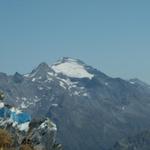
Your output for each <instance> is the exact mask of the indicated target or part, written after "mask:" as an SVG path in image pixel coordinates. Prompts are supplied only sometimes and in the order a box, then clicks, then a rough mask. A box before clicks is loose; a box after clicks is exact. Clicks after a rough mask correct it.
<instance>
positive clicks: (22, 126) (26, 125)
mask: <svg viewBox="0 0 150 150" xmlns="http://www.w3.org/2000/svg"><path fill="white" fill-rule="evenodd" d="M29 124H30V122H25V123H22V124H19V125H18V126H17V127H18V129H19V130H20V131H26V132H27V131H28V130H29Z"/></svg>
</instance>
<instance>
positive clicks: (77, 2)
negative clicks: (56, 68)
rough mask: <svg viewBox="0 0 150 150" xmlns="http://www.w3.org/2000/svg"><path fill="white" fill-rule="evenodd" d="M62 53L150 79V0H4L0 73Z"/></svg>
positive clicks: (115, 73) (116, 74) (112, 73)
mask: <svg viewBox="0 0 150 150" xmlns="http://www.w3.org/2000/svg"><path fill="white" fill-rule="evenodd" d="M62 56H70V57H75V58H79V59H82V60H83V61H85V62H86V63H87V64H89V65H92V66H94V67H96V68H98V69H100V70H101V71H103V72H105V73H106V74H108V75H110V76H113V77H122V78H125V79H128V78H134V77H138V78H140V79H142V80H144V81H146V82H149V83H150V59H149V57H150V1H149V0H0V72H6V73H8V74H13V73H15V72H16V71H18V72H20V73H26V72H30V71H31V70H32V68H33V67H35V66H36V65H38V64H39V63H40V62H43V61H46V62H47V63H49V64H51V63H53V62H55V61H56V60H57V59H58V58H60V57H62Z"/></svg>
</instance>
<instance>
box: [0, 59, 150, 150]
mask: <svg viewBox="0 0 150 150" xmlns="http://www.w3.org/2000/svg"><path fill="white" fill-rule="evenodd" d="M0 90H2V91H4V92H5V93H6V101H7V102H8V103H9V104H11V105H15V106H17V107H19V108H20V109H22V110H24V111H26V112H28V113H30V114H31V116H32V117H33V118H40V117H43V116H46V117H50V118H51V119H52V120H53V122H54V123H55V124H56V125H57V128H58V136H57V140H58V142H59V143H62V145H63V146H64V150H108V149H110V148H111V147H113V146H114V144H115V143H116V142H117V141H119V140H120V139H122V138H125V137H128V136H132V135H135V134H137V133H138V132H140V131H141V132H142V131H143V130H146V129H149V128H150V119H149V118H150V117H149V116H150V86H149V85H148V84H146V83H144V82H142V81H140V80H138V79H131V80H129V81H128V80H123V79H121V78H111V77H109V76H107V75H106V74H104V73H102V72H101V71H99V70H97V69H95V68H93V67H91V66H88V65H86V64H85V63H84V62H82V61H81V60H78V59H72V58H67V57H65V58H62V59H60V60H59V61H57V62H56V63H54V64H52V65H48V64H46V63H41V64H40V65H39V66H38V67H37V68H35V69H34V70H33V71H32V72H31V73H28V74H25V75H22V74H19V73H15V74H14V75H7V74H5V73H0Z"/></svg>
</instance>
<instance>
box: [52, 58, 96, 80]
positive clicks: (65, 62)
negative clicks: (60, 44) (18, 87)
mask: <svg viewBox="0 0 150 150" xmlns="http://www.w3.org/2000/svg"><path fill="white" fill-rule="evenodd" d="M51 67H52V69H53V70H54V71H55V72H56V73H62V74H64V75H66V76H68V77H72V78H89V79H92V78H93V76H94V75H93V74H91V73H89V72H88V71H87V70H86V68H85V64H84V63H83V62H82V61H80V60H78V59H72V58H69V57H63V58H62V59H60V60H59V61H58V62H57V63H55V64H54V65H52V66H51Z"/></svg>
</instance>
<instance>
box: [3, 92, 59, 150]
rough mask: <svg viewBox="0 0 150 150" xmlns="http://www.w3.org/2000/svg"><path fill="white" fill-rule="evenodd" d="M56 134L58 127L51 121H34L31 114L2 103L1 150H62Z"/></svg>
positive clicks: (44, 119)
mask: <svg viewBox="0 0 150 150" xmlns="http://www.w3.org/2000/svg"><path fill="white" fill-rule="evenodd" d="M0 95H1V96H0V98H1V99H2V98H3V96H2V94H0ZM56 132H57V128H56V125H55V124H54V123H53V122H52V121H51V120H50V119H48V118H42V119H38V120H35V119H33V120H32V118H31V116H30V115H29V114H27V113H25V112H22V111H21V110H19V109H17V108H15V107H12V106H10V105H8V104H5V103H4V102H2V101H1V102H0V148H1V149H5V150H61V149H62V148H61V145H59V144H57V143H56V141H55V137H56Z"/></svg>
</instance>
